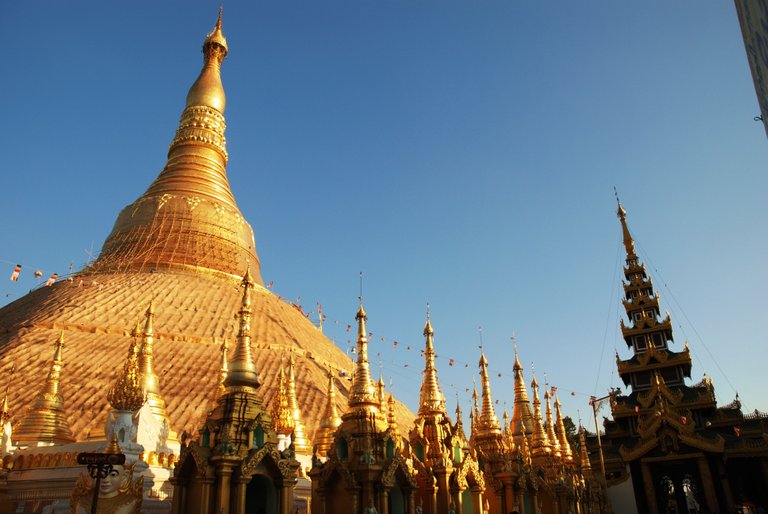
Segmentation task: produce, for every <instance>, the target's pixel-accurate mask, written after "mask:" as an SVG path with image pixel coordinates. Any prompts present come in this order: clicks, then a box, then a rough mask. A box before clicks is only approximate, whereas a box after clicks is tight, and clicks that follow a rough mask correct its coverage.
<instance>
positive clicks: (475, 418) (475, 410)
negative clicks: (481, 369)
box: [469, 376, 480, 433]
mask: <svg viewBox="0 0 768 514" xmlns="http://www.w3.org/2000/svg"><path fill="white" fill-rule="evenodd" d="M469 418H470V421H471V426H470V430H471V431H472V432H473V433H474V432H475V431H476V430H477V423H478V422H479V421H480V404H479V403H478V394H477V383H475V377H474V376H473V377H472V410H471V411H469Z"/></svg>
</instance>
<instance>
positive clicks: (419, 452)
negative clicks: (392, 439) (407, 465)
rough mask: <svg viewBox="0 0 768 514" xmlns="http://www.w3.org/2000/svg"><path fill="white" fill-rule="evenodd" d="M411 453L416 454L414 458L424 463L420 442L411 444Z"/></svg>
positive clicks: (422, 448) (422, 446)
mask: <svg viewBox="0 0 768 514" xmlns="http://www.w3.org/2000/svg"><path fill="white" fill-rule="evenodd" d="M413 453H415V454H416V458H417V459H419V460H420V461H422V462H424V445H422V444H421V443H420V442H418V441H417V442H415V443H413Z"/></svg>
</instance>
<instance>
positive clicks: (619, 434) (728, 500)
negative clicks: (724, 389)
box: [590, 203, 768, 514]
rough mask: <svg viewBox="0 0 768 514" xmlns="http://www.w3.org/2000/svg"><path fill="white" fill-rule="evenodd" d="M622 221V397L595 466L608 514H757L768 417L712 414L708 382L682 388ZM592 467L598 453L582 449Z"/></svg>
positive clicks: (767, 471) (728, 411)
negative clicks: (744, 511)
mask: <svg viewBox="0 0 768 514" xmlns="http://www.w3.org/2000/svg"><path fill="white" fill-rule="evenodd" d="M626 215H627V213H626V211H625V210H624V208H623V207H622V205H621V203H619V204H618V217H619V219H620V221H621V229H622V235H623V241H624V249H625V251H626V266H625V267H624V279H625V280H624V281H623V288H624V290H623V291H624V293H623V294H624V296H623V299H622V302H623V305H624V309H625V311H626V314H627V318H628V320H629V324H625V322H624V321H623V320H622V321H621V332H622V336H623V338H624V341H625V342H626V344H627V348H629V349H631V350H632V356H631V357H630V358H628V359H621V358H620V357H619V355H618V353H617V355H616V364H617V367H618V371H619V376H620V377H621V379H622V381H623V382H624V384H625V385H626V386H627V387H629V388H630V390H631V391H630V392H629V393H628V394H621V392H620V391H618V390H614V391H612V393H611V395H610V398H609V399H610V402H611V414H612V417H613V419H611V420H607V419H606V420H605V423H604V428H605V435H604V437H603V438H602V459H603V461H604V466H605V473H606V476H607V479H608V485H609V486H610V488H609V494H611V497H612V499H613V501H614V506H615V508H617V509H618V508H619V507H618V505H619V501H620V499H621V498H624V499H627V498H632V497H633V496H634V500H635V501H634V503H635V504H636V505H631V503H633V502H629V504H627V503H624V504H622V507H621V510H622V512H630V511H631V510H630V509H636V512H643V513H645V512H647V513H650V514H659V513H668V512H688V511H689V509H690V508H692V506H698V507H697V511H698V509H699V508H701V509H702V510H703V509H706V510H707V511H709V512H733V511H734V509H735V508H736V506H737V505H743V504H748V503H753V504H762V505H766V504H767V503H768V493H766V489H765V484H766V483H768V430H767V429H766V424H767V423H768V414H764V413H760V412H757V411H755V412H754V413H753V414H745V413H743V412H742V411H741V403H740V401H739V398H738V395H737V396H736V399H735V400H734V401H733V402H732V403H730V404H728V405H725V406H721V407H718V406H717V401H716V397H715V388H714V385H713V384H712V381H711V380H710V379H709V378H708V377H706V375H705V376H704V378H703V379H702V380H701V381H700V382H698V383H696V384H688V383H687V381H686V379H690V378H691V368H692V364H691V352H690V349H689V347H688V343H687V342H686V344H685V346H684V347H683V349H682V351H674V350H672V348H671V347H670V346H671V345H672V344H673V343H674V340H673V337H672V320H671V317H670V315H669V313H666V314H665V315H663V316H662V314H661V310H660V306H659V295H658V293H656V292H655V291H654V287H653V281H652V279H651V277H650V276H649V275H648V273H647V271H646V268H645V265H644V264H643V263H641V262H640V259H639V258H638V256H637V253H636V252H635V242H634V240H633V238H632V235H631V234H630V231H629V228H628V225H627V216H626ZM590 447H591V450H592V453H591V458H592V467H593V469H595V468H596V469H600V467H601V464H600V460H601V451H600V448H598V444H597V441H596V439H591V440H590Z"/></svg>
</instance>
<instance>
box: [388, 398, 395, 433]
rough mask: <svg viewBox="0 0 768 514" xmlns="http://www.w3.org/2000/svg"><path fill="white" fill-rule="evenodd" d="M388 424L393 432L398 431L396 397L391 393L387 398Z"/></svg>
mask: <svg viewBox="0 0 768 514" xmlns="http://www.w3.org/2000/svg"><path fill="white" fill-rule="evenodd" d="M387 425H388V426H389V429H390V430H392V432H394V433H397V414H396V413H395V397H394V396H393V395H392V393H389V398H387Z"/></svg>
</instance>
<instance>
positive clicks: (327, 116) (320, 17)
mask: <svg viewBox="0 0 768 514" xmlns="http://www.w3.org/2000/svg"><path fill="white" fill-rule="evenodd" d="M217 7H218V5H217V4H214V3H207V2H194V3H192V2H171V1H167V2H154V3H142V2H130V3H83V2H70V3H66V4H57V3H45V4H43V3H35V2H3V3H1V4H0V19H2V20H3V22H4V23H3V26H4V28H3V31H2V35H0V37H1V38H2V40H3V42H4V44H5V48H6V52H5V53H4V73H3V80H2V87H0V91H2V94H0V109H1V110H2V113H3V116H2V121H0V140H2V142H3V155H2V159H1V160H0V168H2V176H3V181H4V188H3V193H4V194H3V195H2V213H3V215H2V217H1V218H0V220H1V221H0V261H2V262H0V271H2V273H3V274H7V275H10V273H11V271H12V268H13V264H15V263H16V262H19V263H23V264H24V265H25V266H24V272H25V273H24V274H23V276H22V280H21V281H20V282H18V283H11V282H10V281H8V280H7V279H3V280H5V282H3V281H0V285H1V287H0V295H1V297H0V300H1V301H2V302H3V303H5V302H8V301H10V300H13V299H15V298H18V297H19V296H20V295H22V294H24V293H25V292H26V291H27V290H29V289H30V288H31V287H34V286H35V280H34V278H33V277H32V276H31V275H30V273H29V272H30V271H32V270H34V269H38V268H39V269H41V270H44V272H45V274H46V276H47V275H49V274H50V273H52V272H54V271H55V272H58V273H60V274H62V273H66V272H67V271H68V267H69V263H70V262H72V261H74V263H75V268H76V269H77V268H79V267H81V266H82V265H83V264H84V263H85V261H86V259H87V258H88V257H87V254H86V251H87V250H89V249H90V248H91V247H93V252H94V253H97V252H98V249H99V248H100V246H101V244H102V242H103V240H104V238H105V237H106V235H107V234H108V233H109V231H110V229H111V226H112V223H113V222H114V220H115V217H116V216H117V213H118V212H119V210H120V209H122V207H124V206H125V205H127V204H129V203H131V202H132V201H133V200H134V199H135V198H136V197H137V196H139V195H140V194H141V193H142V192H143V191H144V190H145V189H146V187H147V186H148V185H149V184H150V182H151V181H152V180H153V179H154V178H155V177H156V175H157V174H158V172H159V171H160V170H161V169H162V167H163V165H164V163H165V153H166V150H167V145H168V144H169V143H170V141H171V138H172V136H173V133H174V130H175V128H176V125H177V122H178V118H179V115H180V114H181V111H182V109H183V106H184V98H185V96H186V92H187V89H188V88H189V86H190V85H191V84H192V82H193V81H194V79H195V78H196V76H197V73H198V72H199V70H200V66H201V63H202V58H201V55H200V45H201V43H202V40H203V38H204V36H205V34H206V33H207V32H208V31H209V30H210V29H211V27H212V26H213V24H214V22H215V16H216V11H217ZM224 32H225V34H226V36H227V39H228V42H229V46H230V54H229V56H228V58H227V60H226V61H225V63H224V66H223V80H224V85H225V88H226V91H227V100H228V103H227V111H226V113H225V114H226V118H227V123H228V130H227V138H228V150H229V154H230V161H229V166H228V173H229V179H230V183H231V185H232V189H233V190H234V192H235V196H236V198H237V201H238V203H239V205H240V208H241V210H242V211H243V213H244V215H245V217H246V218H247V219H248V220H249V221H250V223H251V224H252V226H253V228H254V231H255V233H256V242H257V248H258V252H259V255H260V257H261V261H262V272H263V275H264V277H265V280H266V281H270V280H272V281H274V284H275V285H274V291H275V292H276V293H278V294H281V295H282V296H283V297H287V298H296V297H298V296H300V297H301V298H302V304H303V305H304V306H305V307H306V308H307V310H310V309H314V304H315V303H316V302H321V303H322V304H323V308H324V311H325V313H326V314H327V316H328V318H329V321H330V322H331V323H330V325H327V326H326V333H327V334H328V335H329V337H331V338H335V340H336V342H337V344H339V346H341V347H345V346H346V344H347V343H346V339H347V335H346V334H345V333H344V328H345V327H346V325H347V323H350V322H353V316H354V313H355V310H356V302H357V295H358V272H359V271H361V270H362V271H364V272H365V301H366V310H367V311H368V314H369V318H370V319H369V329H370V330H371V331H372V332H373V333H374V338H373V343H372V350H371V351H372V355H373V356H374V360H375V361H377V360H378V358H377V357H376V355H377V354H381V360H382V362H383V367H384V375H385V377H386V379H387V381H389V380H390V378H391V379H392V380H393V382H394V391H395V394H396V395H397V396H398V397H399V398H401V399H402V400H404V401H405V402H406V403H407V404H408V405H409V406H411V407H412V408H415V407H416V403H417V399H418V386H419V383H420V370H421V369H422V367H423V363H422V361H421V358H420V356H419V354H418V351H417V350H416V348H418V347H419V346H421V345H422V344H423V338H422V336H421V331H422V328H423V325H424V318H425V305H426V303H427V302H430V303H431V305H432V321H433V324H434V327H435V329H436V332H437V334H436V340H435V343H436V350H437V353H438V355H439V359H438V367H439V378H440V381H441V383H442V385H443V388H444V392H445V394H446V397H447V398H448V400H449V404H450V405H454V404H455V398H456V394H457V393H458V394H459V397H460V400H461V402H462V405H463V408H464V410H465V412H466V411H467V408H468V395H467V394H466V388H469V387H471V384H472V374H474V373H475V372H476V370H477V361H478V351H479V350H478V344H479V334H478V327H479V326H482V327H483V341H484V345H485V352H486V354H487V356H488V358H489V360H490V363H491V364H490V366H491V372H492V376H493V383H492V385H493V392H494V396H495V397H496V398H498V399H499V400H500V401H501V402H503V401H505V400H506V401H507V402H511V400H512V375H511V367H512V358H511V355H512V347H511V343H510V336H511V334H512V333H513V331H514V332H515V333H516V334H517V337H518V339H519V348H520V357H521V360H522V361H523V363H524V365H525V367H526V371H525V372H526V378H527V380H528V381H530V379H531V363H533V364H534V365H535V370H536V373H537V375H538V379H539V381H540V382H542V383H543V382H544V375H545V374H546V377H547V379H548V381H549V382H550V383H551V384H552V385H556V386H558V387H559V390H560V393H561V400H562V401H563V403H564V407H565V410H566V413H567V414H569V415H571V416H573V417H576V416H577V412H580V413H581V414H582V416H583V417H585V418H586V413H587V411H588V409H589V407H588V405H587V401H588V395H590V394H594V393H597V394H598V395H602V394H605V392H606V391H607V388H608V387H609V386H611V385H618V381H619V380H618V378H617V376H616V370H615V358H614V352H615V350H617V349H618V351H619V353H620V355H621V356H622V357H623V358H626V357H628V356H629V355H630V353H629V351H628V350H627V348H626V346H625V345H624V343H623V341H622V340H621V339H620V334H619V328H618V319H619V318H618V314H619V313H618V308H619V300H618V298H619V296H618V295H619V279H620V272H619V260H620V257H621V255H620V253H619V248H620V246H619V245H620V237H621V233H620V228H619V223H618V220H617V219H616V217H615V210H616V206H615V200H614V197H613V187H614V186H615V187H616V188H617V189H618V191H619V193H620V195H621V198H622V201H623V203H624V205H625V207H626V209H627V210H628V212H629V222H630V228H631V230H632V232H633V234H634V236H635V238H636V240H637V243H638V248H639V250H640V254H641V258H642V259H643V260H644V261H645V262H646V263H647V265H648V268H649V271H650V272H651V274H652V276H653V278H654V280H655V284H656V288H657V290H658V291H659V292H660V294H661V296H662V309H668V310H669V311H670V312H671V314H672V317H673V324H674V330H675V338H676V343H677V344H676V348H677V349H682V347H683V343H684V341H685V340H686V339H688V340H689V341H690V345H691V349H692V352H693V356H694V368H693V376H694V379H695V381H698V380H699V379H700V378H701V376H702V373H703V372H706V373H707V374H709V375H710V376H712V377H713V379H714V381H715V386H716V390H717V394H718V400H719V402H720V403H727V402H729V401H731V400H732V399H733V397H734V394H735V390H738V391H739V393H740V395H741V398H742V401H743V403H744V406H745V408H746V409H748V410H752V409H754V408H759V409H761V410H764V411H766V410H768V400H766V397H765V396H764V395H763V394H762V392H763V390H764V387H763V384H762V383H761V381H760V378H761V376H762V374H763V373H764V371H765V362H768V345H766V335H765V329H764V327H763V324H762V323H760V324H759V323H758V320H759V319H764V315H760V314H759V313H760V312H762V303H763V301H762V300H763V291H764V290H765V289H766V286H768V272H767V271H766V266H765V261H766V255H768V237H766V231H765V221H766V214H768V213H767V212H766V211H767V208H766V202H765V200H764V198H765V196H766V193H767V192H768V187H767V186H768V178H766V177H767V176H768V175H767V174H766V173H765V163H766V157H768V154H767V150H768V141H766V137H765V132H764V130H763V128H762V126H761V125H760V124H759V123H755V122H754V121H753V120H752V118H753V117H754V116H755V115H756V114H758V112H759V108H758V105H757V101H756V98H755V92H754V88H753V85H752V81H751V76H750V74H749V68H748V64H747V60H746V54H745V50H744V45H743V42H742V39H741V34H740V32H739V26H738V21H737V18H736V14H735V11H734V7H733V5H732V3H731V2H725V1H723V2H694V1H692V0H691V1H679V2H674V3H671V2H661V1H658V2H657V1H650V2H643V3H642V4H633V3H629V2H608V1H603V2H598V1H589V2H579V3H575V2H565V1H558V2H546V3H541V2H520V1H512V0H508V1H504V2H494V1H488V2H437V1H434V2H433V1H423V2H401V1H386V2H373V1H362V2H361V1H356V2H351V1H350V2H341V1H324V2H300V1H294V2H258V3H256V2H239V1H228V2H227V5H226V8H225V12H224ZM761 163H762V164H761ZM44 278H45V277H44ZM334 320H338V324H337V325H336V324H334V323H333V321H334ZM382 337H383V338H384V342H382V341H381V338H382ZM394 340H397V341H398V342H399V345H398V349H394V348H393V345H392V342H393V341H394ZM409 345H410V346H411V347H412V350H411V351H408V350H407V346H409ZM449 358H453V359H454V360H455V361H456V366H454V367H450V366H449V365H448V359H449ZM465 363H468V364H469V367H468V368H465V367H464V364H465ZM405 364H408V367H405ZM375 367H378V363H376V365H375ZM499 373H501V377H499V376H498V374H499ZM571 391H573V392H574V393H575V394H574V395H571V394H570V392H571Z"/></svg>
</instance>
